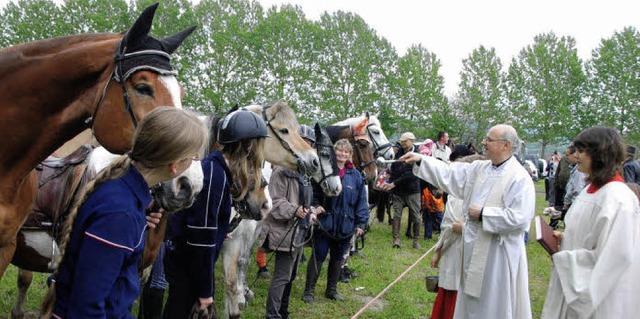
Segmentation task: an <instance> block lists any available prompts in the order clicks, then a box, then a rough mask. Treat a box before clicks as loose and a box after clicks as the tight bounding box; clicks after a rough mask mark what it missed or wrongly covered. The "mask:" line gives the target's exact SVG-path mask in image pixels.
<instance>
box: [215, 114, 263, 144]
mask: <svg viewBox="0 0 640 319" xmlns="http://www.w3.org/2000/svg"><path fill="white" fill-rule="evenodd" d="M268 136H269V132H268V131H267V125H266V124H265V123H264V121H263V120H262V119H261V118H260V117H258V115H256V114H255V113H253V112H251V111H248V110H243V109H240V110H237V111H234V112H231V113H229V114H227V116H225V117H223V118H222V119H221V120H220V126H219V128H218V142H219V143H221V144H229V143H233V142H239V141H244V140H249V139H255V138H261V137H268Z"/></svg>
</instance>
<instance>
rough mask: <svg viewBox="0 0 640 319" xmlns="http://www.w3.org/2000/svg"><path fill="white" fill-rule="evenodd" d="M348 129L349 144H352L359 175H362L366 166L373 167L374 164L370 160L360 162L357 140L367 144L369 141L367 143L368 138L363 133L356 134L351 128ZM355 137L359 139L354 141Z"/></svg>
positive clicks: (373, 160)
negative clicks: (356, 158)
mask: <svg viewBox="0 0 640 319" xmlns="http://www.w3.org/2000/svg"><path fill="white" fill-rule="evenodd" d="M349 129H350V130H351V144H353V147H354V148H355V151H354V153H355V154H356V156H357V157H358V162H359V163H360V173H362V174H363V175H364V170H365V168H367V166H369V165H373V164H375V163H376V161H375V159H372V160H370V161H368V162H366V163H365V162H363V160H362V153H361V152H360V147H358V140H365V141H367V142H369V143H371V141H369V139H368V136H367V135H366V134H364V133H356V132H355V131H354V130H353V126H351V125H349ZM356 137H360V138H358V139H356Z"/></svg>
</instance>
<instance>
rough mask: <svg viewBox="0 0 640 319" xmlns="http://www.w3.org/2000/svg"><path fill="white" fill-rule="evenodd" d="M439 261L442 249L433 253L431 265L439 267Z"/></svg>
mask: <svg viewBox="0 0 640 319" xmlns="http://www.w3.org/2000/svg"><path fill="white" fill-rule="evenodd" d="M439 263H440V249H438V250H436V253H435V254H433V258H431V267H432V268H438V264H439Z"/></svg>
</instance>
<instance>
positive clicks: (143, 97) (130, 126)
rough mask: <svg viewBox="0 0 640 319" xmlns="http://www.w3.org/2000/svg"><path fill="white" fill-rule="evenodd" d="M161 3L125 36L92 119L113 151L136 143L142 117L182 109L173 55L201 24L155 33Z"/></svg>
mask: <svg viewBox="0 0 640 319" xmlns="http://www.w3.org/2000/svg"><path fill="white" fill-rule="evenodd" d="M157 7H158V4H157V3H156V4H154V5H152V6H150V7H148V8H147V9H145V10H144V11H143V12H142V14H141V15H140V17H139V18H138V19H137V20H136V22H135V23H134V24H133V26H132V27H131V29H130V30H129V31H127V32H126V33H125V34H124V36H123V37H122V39H121V40H120V41H119V44H118V46H117V48H116V53H115V57H114V59H113V64H114V65H113V66H112V67H111V75H110V76H109V78H108V79H106V84H104V88H103V89H102V90H101V91H100V93H101V95H99V97H98V99H97V103H96V105H97V107H96V109H95V111H94V114H93V117H92V118H91V120H92V128H93V131H94V134H95V136H96V138H97V140H98V142H100V144H101V145H103V146H105V147H106V148H107V149H108V150H109V151H110V152H113V153H123V152H126V151H127V150H129V149H130V148H131V138H130V137H131V136H132V134H133V131H134V130H135V127H136V126H137V122H138V120H139V119H142V118H143V117H144V116H145V115H146V114H147V113H148V112H150V111H151V110H153V109H154V108H156V107H159V106H175V107H178V108H182V102H181V99H182V93H183V92H182V88H181V86H180V85H179V84H178V80H177V79H176V75H177V71H176V70H174V69H173V67H172V65H171V57H170V54H172V53H173V52H174V51H175V50H176V49H177V48H178V47H179V46H180V44H181V43H182V42H183V41H184V39H185V38H186V37H187V36H189V35H190V34H191V32H193V30H194V29H195V27H190V28H187V29H185V30H184V31H182V32H179V33H177V34H175V35H173V36H169V37H166V38H163V39H156V38H154V37H152V36H150V35H149V30H150V29H151V24H152V22H153V17H154V15H155V11H156V9H157ZM117 83H118V84H120V85H117Z"/></svg>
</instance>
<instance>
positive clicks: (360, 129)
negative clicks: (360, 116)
mask: <svg viewBox="0 0 640 319" xmlns="http://www.w3.org/2000/svg"><path fill="white" fill-rule="evenodd" d="M367 124H369V117H365V118H364V120H362V122H360V123H358V124H356V125H355V126H354V127H353V131H354V132H359V133H362V132H364V131H365V130H366V129H367Z"/></svg>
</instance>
